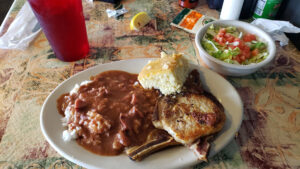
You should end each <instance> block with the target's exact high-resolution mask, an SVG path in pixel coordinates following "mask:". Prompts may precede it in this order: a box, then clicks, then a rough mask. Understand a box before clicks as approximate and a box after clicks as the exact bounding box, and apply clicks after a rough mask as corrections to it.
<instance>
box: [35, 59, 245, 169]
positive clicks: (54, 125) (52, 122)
mask: <svg viewBox="0 0 300 169" xmlns="http://www.w3.org/2000/svg"><path fill="white" fill-rule="evenodd" d="M148 60H150V59H148V58H144V59H133V60H124V61H118V62H112V63H108V64H102V65H98V66H95V67H93V68H90V69H88V70H85V71H83V72H80V73H78V74H76V75H74V76H72V77H71V78H69V79H67V80H66V81H64V82H63V83H61V84H60V85H59V86H57V87H56V89H55V90H54V91H53V92H52V93H51V94H50V95H49V96H48V98H47V99H46V101H45V102H44V105H43V107H42V111H41V117H40V118H41V119H40V120H41V121H40V122H41V129H42V132H43V134H44V136H45V138H46V139H47V141H48V142H49V143H50V145H51V146H52V147H53V148H54V149H55V150H56V151H57V152H58V153H59V154H60V155H62V156H63V157H65V158H66V159H68V160H70V161H72V162H74V163H76V164H78V165H80V166H83V167H86V168H116V169H119V168H130V169H137V168H143V169H147V168H183V167H186V166H189V165H194V164H196V163H199V161H197V159H196V157H195V155H194V154H193V152H192V151H190V150H188V149H187V148H185V147H183V146H177V147H173V148H170V149H166V150H163V151H160V152H158V153H154V154H153V155H150V156H149V157H147V158H145V159H144V160H143V161H141V162H134V161H131V160H130V159H129V158H128V157H127V156H126V155H125V154H121V155H119V156H100V155H96V154H93V153H91V152H89V151H87V150H85V149H84V148H82V147H81V146H79V145H78V144H77V143H76V141H71V142H67V143H66V142H64V141H63V139H62V132H63V130H64V127H63V126H62V124H61V118H62V116H61V115H60V114H59V113H58V111H57V108H56V100H57V98H58V97H59V96H60V95H62V94H63V93H67V92H69V91H70V90H71V89H72V88H73V86H74V85H75V84H76V83H80V82H81V81H84V80H89V78H90V76H94V75H97V74H99V73H101V72H104V71H107V70H123V71H127V72H130V73H139V71H140V70H141V69H142V68H143V66H144V65H146V64H147V62H148ZM190 66H191V68H195V69H198V71H199V72H200V76H201V81H202V83H203V85H204V88H205V89H206V90H207V91H209V92H211V93H212V94H213V95H214V96H215V97H216V98H217V99H218V100H219V101H220V102H221V103H222V105H223V106H224V108H225V113H226V117H227V119H226V123H225V126H224V128H223V129H222V131H221V132H220V133H219V134H218V136H217V137H216V139H215V140H214V142H213V143H212V147H211V149H210V157H211V156H213V155H215V154H216V153H217V152H219V151H220V150H221V149H222V148H223V147H225V146H226V145H227V144H228V143H229V141H230V140H231V139H232V138H233V136H234V135H235V133H236V132H237V131H238V129H239V127H240V125H241V122H242V118H243V106H242V101H241V99H240V96H239V94H238V93H237V91H236V90H235V88H234V87H233V86H232V85H231V84H230V83H229V82H228V81H227V80H225V79H224V78H223V77H221V76H220V75H218V74H217V73H215V72H212V71H210V70H208V69H206V68H203V67H200V66H198V65H194V64H191V65H190Z"/></svg>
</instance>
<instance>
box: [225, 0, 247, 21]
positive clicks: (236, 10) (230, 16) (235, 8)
mask: <svg viewBox="0 0 300 169" xmlns="http://www.w3.org/2000/svg"><path fill="white" fill-rule="evenodd" d="M243 3H244V0H224V3H223V6H222V10H221V15H220V19H221V20H238V19H239V17H240V14H241V10H242V7H243Z"/></svg>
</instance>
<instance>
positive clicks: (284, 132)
mask: <svg viewBox="0 0 300 169" xmlns="http://www.w3.org/2000/svg"><path fill="white" fill-rule="evenodd" d="M23 4H24V0H16V1H15V2H14V4H13V5H12V7H11V9H10V11H9V13H8V15H7V22H6V24H5V25H4V30H3V32H1V33H0V36H1V34H3V33H4V32H5V31H6V30H7V28H8V26H9V24H10V23H11V22H12V21H13V19H14V17H15V16H16V15H17V13H18V11H19V10H20V8H21V7H22V5H23ZM124 6H125V8H126V9H127V10H129V12H128V13H126V14H125V15H124V16H123V17H121V18H120V19H118V20H116V19H114V18H108V17H107V14H106V12H105V10H106V9H107V8H110V9H112V8H113V5H111V4H108V3H103V2H98V1H97V2H94V3H93V5H91V4H89V3H84V12H85V18H86V24H87V30H88V37H89V43H90V56H89V57H88V58H86V59H83V60H80V61H77V62H70V63H66V62H61V61H59V60H58V59H56V57H55V55H54V53H53V51H52V50H51V48H50V46H49V44H48V41H47V39H46V38H45V36H44V34H43V33H41V34H40V35H39V36H38V37H37V38H36V39H35V40H34V41H33V42H32V43H31V46H30V47H29V48H28V49H27V50H25V51H20V50H3V49H0V168H81V167H80V166H77V165H75V164H73V163H72V162H70V161H68V160H66V159H64V158H62V157H61V156H60V155H59V154H58V153H57V152H56V151H55V150H54V149H52V148H51V147H50V145H49V144H48V143H47V141H46V140H45V138H44V137H43V135H42V132H41V130H40V126H39V115H40V110H41V107H42V104H43V102H44V100H45V99H46V97H47V96H48V94H49V93H50V92H51V91H52V90H53V89H54V88H55V87H56V86H57V85H58V84H60V83H61V82H62V81H64V80H65V79H67V78H69V77H70V76H72V75H74V74H76V73H77V72H79V71H82V70H85V69H87V68H89V67H92V66H95V65H98V64H102V63H107V62H112V61H117V60H123V59H132V58H144V57H159V56H160V52H161V51H167V52H169V53H173V52H181V53H184V54H185V56H187V57H188V58H189V59H190V60H192V61H193V62H194V63H197V64H201V65H204V64H203V62H202V61H201V59H200V58H199V56H198V53H197V51H196V47H195V44H194V35H191V34H189V33H186V32H184V31H182V30H180V29H177V28H174V27H171V26H170V22H171V21H172V19H173V18H174V17H175V16H176V15H177V14H178V13H179V12H180V11H181V10H182V8H181V7H179V6H178V2H177V0H128V1H124ZM196 10H197V11H199V12H201V13H203V14H206V15H208V16H212V17H215V18H218V16H219V13H218V12H217V11H215V10H210V9H209V8H208V6H207V4H206V3H205V2H204V1H203V0H200V3H199V4H198V7H197V8H196ZM140 11H145V12H147V13H149V15H150V16H151V17H152V18H153V19H154V21H153V23H152V25H153V26H152V27H151V28H149V29H146V30H144V31H142V32H135V31H131V30H130V29H129V22H130V19H131V18H132V17H133V16H134V15H135V14H136V13H138V12H140ZM299 62H300V52H299V51H297V49H296V48H295V47H294V46H293V45H292V44H289V45H288V46H285V47H280V46H277V54H276V58H275V59H274V61H273V62H272V64H270V65H269V66H267V67H265V68H263V69H261V70H259V71H258V72H256V73H254V74H251V75H249V76H244V77H225V78H226V79H227V80H228V81H229V82H231V84H232V85H234V86H235V87H236V89H237V90H238V92H239V93H240V95H241V97H242V99H243V102H244V121H243V123H242V126H241V129H240V130H239V132H238V133H237V134H236V137H235V139H234V140H232V141H231V142H230V144H229V145H228V146H227V147H226V148H224V149H223V150H222V151H221V152H220V153H218V154H217V155H216V156H214V157H213V158H212V159H210V160H209V162H208V163H201V164H198V165H196V166H192V167H193V168H260V169H267V168H276V169H281V168H282V169H283V168H293V169H294V168H295V169H296V168H298V169H299V168H300V109H299V108H300V88H299V81H300V63H299Z"/></svg>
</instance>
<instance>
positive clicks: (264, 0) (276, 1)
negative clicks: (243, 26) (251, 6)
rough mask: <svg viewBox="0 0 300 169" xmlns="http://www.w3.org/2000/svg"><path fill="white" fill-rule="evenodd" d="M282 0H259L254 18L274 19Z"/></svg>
mask: <svg viewBox="0 0 300 169" xmlns="http://www.w3.org/2000/svg"><path fill="white" fill-rule="evenodd" d="M281 2H282V0H258V1H257V4H256V8H255V11H254V15H253V18H267V19H273V18H274V17H275V16H276V14H277V12H278V9H279V7H280V5H281ZM295 8H297V7H295Z"/></svg>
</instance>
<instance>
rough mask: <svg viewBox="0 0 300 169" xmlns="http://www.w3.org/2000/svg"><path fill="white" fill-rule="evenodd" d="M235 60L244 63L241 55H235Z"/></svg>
mask: <svg viewBox="0 0 300 169" xmlns="http://www.w3.org/2000/svg"><path fill="white" fill-rule="evenodd" d="M233 60H236V61H237V62H239V63H242V61H241V59H240V55H237V56H236V57H234V58H233Z"/></svg>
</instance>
